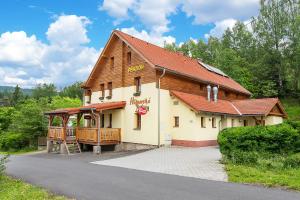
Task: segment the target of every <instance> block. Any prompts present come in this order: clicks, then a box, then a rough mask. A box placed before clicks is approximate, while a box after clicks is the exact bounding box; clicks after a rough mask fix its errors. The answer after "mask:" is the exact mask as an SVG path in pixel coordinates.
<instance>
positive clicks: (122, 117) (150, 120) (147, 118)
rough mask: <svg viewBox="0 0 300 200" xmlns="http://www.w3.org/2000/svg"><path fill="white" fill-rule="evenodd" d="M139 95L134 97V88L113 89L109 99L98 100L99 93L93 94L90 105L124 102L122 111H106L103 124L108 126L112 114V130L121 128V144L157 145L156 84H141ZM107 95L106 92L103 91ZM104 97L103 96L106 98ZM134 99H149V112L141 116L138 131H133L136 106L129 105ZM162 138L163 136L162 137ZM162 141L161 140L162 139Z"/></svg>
mask: <svg viewBox="0 0 300 200" xmlns="http://www.w3.org/2000/svg"><path fill="white" fill-rule="evenodd" d="M141 91H142V92H141V95H140V96H138V97H134V96H133V93H134V92H135V87H134V86H130V87H124V88H115V89H113V91H112V98H111V99H106V98H105V99H104V100H102V101H100V100H99V97H100V92H93V93H92V97H91V103H102V102H113V101H126V106H125V108H124V109H116V110H107V111H105V112H104V114H105V123H106V125H105V126H107V125H108V123H109V122H108V120H109V113H112V114H113V122H112V125H113V128H121V140H122V142H130V143H139V144H150V145H157V143H158V134H157V129H158V128H157V124H158V123H157V93H158V92H157V89H156V83H148V84H143V85H142V87H141ZM105 94H106V95H108V90H106V91H105ZM106 95H105V96H106ZM132 97H134V98H135V99H137V100H143V99H145V98H147V99H150V103H149V104H144V105H145V106H149V111H148V112H147V114H146V115H142V127H141V129H140V130H135V124H136V121H135V111H136V106H135V105H130V99H131V98H132ZM162 138H163V136H162ZM162 141H163V139H162Z"/></svg>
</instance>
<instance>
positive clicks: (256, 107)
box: [170, 91, 287, 117]
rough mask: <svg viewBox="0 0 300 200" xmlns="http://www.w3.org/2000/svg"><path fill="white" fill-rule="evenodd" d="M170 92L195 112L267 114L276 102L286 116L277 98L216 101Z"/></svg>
mask: <svg viewBox="0 0 300 200" xmlns="http://www.w3.org/2000/svg"><path fill="white" fill-rule="evenodd" d="M170 93H171V95H174V96H175V97H177V98H178V99H180V100H181V101H183V102H184V103H186V104H187V105H188V106H190V107H191V108H193V109H194V110H195V111H197V112H210V113H220V114H229V115H252V116H254V115H263V116H267V115H268V114H269V113H270V111H271V110H272V108H273V107H274V106H275V105H276V104H278V105H279V107H280V108H281V109H282V113H283V116H284V117H286V116H287V115H286V113H285V111H284V109H283V107H282V106H281V103H280V101H279V99H278V98H265V99H245V100H235V101H227V100H221V99H218V101H217V102H214V101H211V102H209V101H207V99H206V98H205V97H203V96H198V95H194V94H188V93H184V92H178V91H171V92H170Z"/></svg>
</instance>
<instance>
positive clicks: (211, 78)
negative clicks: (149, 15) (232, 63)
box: [114, 30, 251, 95]
mask: <svg viewBox="0 0 300 200" xmlns="http://www.w3.org/2000/svg"><path fill="white" fill-rule="evenodd" d="M114 33H116V34H117V35H118V36H119V37H121V38H122V39H123V40H125V41H127V43H128V44H129V45H130V46H132V47H133V48H134V49H135V50H137V51H138V52H139V53H140V54H142V55H143V56H144V57H145V58H146V59H147V60H148V61H149V62H151V63H152V64H153V65H155V66H156V67H163V68H166V69H168V70H170V71H173V72H177V73H180V74H182V75H186V76H189V77H193V78H195V79H197V80H201V81H203V82H208V83H213V84H217V85H220V86H221V87H225V88H228V89H231V90H235V91H238V92H241V93H244V94H247V95H250V94H251V93H250V92H249V91H248V90H246V89H245V88H244V87H242V86H241V85H240V84H238V83H237V82H235V81H234V80H233V79H231V78H229V77H225V76H221V75H218V74H216V73H213V72H211V71H208V70H207V69H206V68H205V67H203V66H201V65H200V64H199V63H198V60H196V59H193V58H190V57H186V56H184V55H182V54H180V53H175V52H171V51H168V50H166V49H164V48H161V47H159V46H156V45H153V44H150V43H148V42H145V41H143V40H140V39H138V38H135V37H133V36H131V35H128V34H126V33H123V32H121V31H118V30H116V31H114Z"/></svg>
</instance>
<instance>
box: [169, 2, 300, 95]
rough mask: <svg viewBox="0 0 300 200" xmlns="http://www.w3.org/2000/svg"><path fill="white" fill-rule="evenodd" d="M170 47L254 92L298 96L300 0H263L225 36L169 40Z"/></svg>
mask: <svg viewBox="0 0 300 200" xmlns="http://www.w3.org/2000/svg"><path fill="white" fill-rule="evenodd" d="M165 48H167V49H169V50H171V51H177V52H182V53H183V54H185V55H187V56H190V57H193V58H196V59H200V60H202V61H203V62H205V63H207V64H210V65H212V66H215V67H218V68H220V69H221V70H222V71H224V72H225V73H226V74H227V75H229V76H230V77H231V78H233V79H234V80H236V81H237V82H239V83H240V84H241V85H243V86H244V87H245V88H246V89H248V90H249V91H250V92H251V93H252V95H253V97H255V98H259V97H275V96H279V97H281V98H286V97H293V98H299V97H300V1H299V0H264V1H261V8H260V13H259V15H258V16H257V17H253V18H252V19H251V20H250V21H249V22H246V23H245V22H237V23H236V24H235V26H234V27H233V28H232V29H227V30H226V31H225V33H224V34H223V36H222V37H221V38H216V37H209V38H208V40H207V41H205V40H203V39H199V40H196V41H195V40H189V41H186V42H184V43H183V44H181V45H176V44H165Z"/></svg>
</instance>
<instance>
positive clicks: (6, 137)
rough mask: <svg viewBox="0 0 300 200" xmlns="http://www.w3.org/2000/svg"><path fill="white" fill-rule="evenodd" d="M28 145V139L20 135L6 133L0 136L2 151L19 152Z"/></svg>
mask: <svg viewBox="0 0 300 200" xmlns="http://www.w3.org/2000/svg"><path fill="white" fill-rule="evenodd" d="M28 145H29V142H28V139H27V138H26V137H24V135H23V134H21V133H13V132H8V133H5V134H2V135H0V149H1V150H3V151H11V150H19V149H22V148H24V147H26V146H28Z"/></svg>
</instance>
